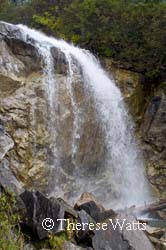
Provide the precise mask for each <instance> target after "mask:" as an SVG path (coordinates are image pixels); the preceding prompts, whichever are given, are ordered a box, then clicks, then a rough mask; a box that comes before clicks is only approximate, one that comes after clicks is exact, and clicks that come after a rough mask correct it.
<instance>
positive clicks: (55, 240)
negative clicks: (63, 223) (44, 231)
mask: <svg viewBox="0 0 166 250" xmlns="http://www.w3.org/2000/svg"><path fill="white" fill-rule="evenodd" d="M65 241H67V236H66V233H65V232H63V233H59V234H58V235H51V236H50V237H49V240H48V243H49V246H50V247H51V249H57V250H63V245H64V243H65Z"/></svg>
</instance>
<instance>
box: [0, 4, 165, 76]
mask: <svg viewBox="0 0 166 250" xmlns="http://www.w3.org/2000/svg"><path fill="white" fill-rule="evenodd" d="M0 6H1V8H0V9H1V11H0V19H2V20H6V21H9V22H13V23H18V22H19V23H24V24H27V25H29V26H31V27H35V28H37V29H41V30H43V31H44V32H46V33H48V34H49V35H54V36H56V37H59V38H64V39H66V40H68V41H72V42H73V43H75V44H79V45H80V46H82V47H85V48H88V49H90V50H91V51H92V52H94V53H96V54H98V55H99V56H101V57H111V58H112V59H113V60H114V61H115V62H117V63H118V64H120V65H122V66H123V67H124V68H130V69H132V70H134V71H136V72H141V73H143V74H144V75H145V76H146V77H147V78H148V79H150V80H154V79H161V78H165V72H166V50H165V41H166V1H161V0H48V1H45V0H31V1H28V2H25V3H24V4H17V5H16V4H13V2H11V1H7V0H0Z"/></svg>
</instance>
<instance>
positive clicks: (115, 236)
mask: <svg viewBox="0 0 166 250" xmlns="http://www.w3.org/2000/svg"><path fill="white" fill-rule="evenodd" d="M85 196H87V194H85ZM20 197H21V199H22V201H23V203H24V206H25V208H26V216H27V218H28V220H25V222H24V223H25V224H24V226H25V225H26V226H28V227H30V228H31V230H33V235H34V233H35V234H36V235H37V237H38V238H39V239H47V238H48V237H49V235H52V236H54V235H56V236H57V237H58V235H59V233H60V225H59V222H57V219H58V218H59V219H69V223H70V224H67V223H66V222H65V223H64V224H63V232H65V231H66V234H67V235H68V237H69V235H70V240H69V242H64V248H62V249H63V250H65V249H71V250H77V249H78V250H81V249H86V250H91V249H93V250H140V249H141V250H154V246H153V245H152V243H151V242H150V240H149V238H148V237H147V235H146V234H145V231H144V230H142V225H141V226H140V227H138V223H137V221H136V219H135V217H134V216H132V215H126V213H123V214H122V213H121V214H118V213H115V212H114V215H112V216H110V215H108V217H107V218H106V217H105V219H104V220H103V221H100V223H99V222H96V221H95V220H94V219H93V218H92V217H91V215H92V214H93V207H91V210H89V213H90V214H91V215H90V214H89V213H88V212H87V211H85V210H84V209H81V210H80V211H78V210H77V211H76V210H75V209H73V208H72V207H71V206H70V205H68V204H67V203H66V202H65V201H64V200H62V199H56V198H50V199H48V198H46V197H45V196H44V195H43V194H41V193H39V192H29V191H25V192H24V193H22V194H21V196H20ZM88 197H89V202H90V194H89V195H88ZM91 197H92V200H93V202H94V199H95V197H94V196H93V195H91ZM95 200H96V199H95ZM78 204H80V201H78ZM97 206H98V209H101V205H99V203H98V205H97V204H96V207H97ZM103 209H104V208H103V207H102V210H101V212H100V213H101V215H102V213H103ZM95 210H96V208H95ZM94 213H95V211H94ZM115 214H116V215H115ZM46 218H50V219H52V220H53V221H54V228H53V229H51V230H44V229H43V228H42V221H43V220H44V219H46ZM117 221H118V222H119V223H120V224H121V225H122V224H123V223H124V221H125V223H124V226H123V227H122V228H121V227H120V226H117V227H115V224H116V223H117ZM112 223H113V224H114V226H113V225H112ZM134 223H135V224H134ZM77 224H78V225H84V226H83V227H84V228H81V230H75V229H74V228H75V227H76V225H77ZM90 224H91V226H92V224H93V225H95V226H96V225H100V228H97V227H96V228H95V229H92V228H89V225H90ZM129 224H130V228H129ZM69 225H70V226H69ZM106 225H107V228H106ZM127 225H128V228H127ZM135 225H137V228H134V227H135ZM132 226H133V228H131V227H132ZM72 227H73V228H72ZM114 227H115V228H114ZM68 230H69V231H68ZM71 231H72V232H71ZM69 233H70V234H69ZM70 241H71V242H74V245H73V244H72V243H71V242H70Z"/></svg>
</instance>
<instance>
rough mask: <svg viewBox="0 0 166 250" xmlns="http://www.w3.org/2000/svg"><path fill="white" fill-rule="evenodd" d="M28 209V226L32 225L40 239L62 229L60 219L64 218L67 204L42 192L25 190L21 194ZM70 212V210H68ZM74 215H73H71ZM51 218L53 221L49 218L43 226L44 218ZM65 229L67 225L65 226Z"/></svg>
mask: <svg viewBox="0 0 166 250" xmlns="http://www.w3.org/2000/svg"><path fill="white" fill-rule="evenodd" d="M20 197H21V199H22V200H23V202H24V204H25V207H26V211H27V219H28V220H27V222H25V223H26V224H27V226H29V227H31V228H32V229H33V231H34V232H35V233H37V236H38V237H39V238H40V239H44V238H46V237H47V236H48V234H49V233H58V232H59V231H60V230H61V227H60V222H59V221H57V220H58V219H64V217H65V212H66V208H65V207H66V206H63V205H62V203H60V202H59V201H58V200H57V199H53V198H51V199H48V198H46V197H45V196H44V195H43V194H41V193H40V192H29V191H25V192H24V193H22V194H21V195H20ZM68 212H69V210H68ZM71 216H72V215H71ZM46 218H49V219H51V220H52V221H53V222H51V223H52V224H50V222H49V220H47V222H46V224H44V225H45V227H46V228H47V229H49V226H50V227H51V229H50V230H46V229H44V228H43V227H42V222H43V220H44V219H46ZM47 226H48V227H47ZM63 228H64V229H65V226H64V227H63Z"/></svg>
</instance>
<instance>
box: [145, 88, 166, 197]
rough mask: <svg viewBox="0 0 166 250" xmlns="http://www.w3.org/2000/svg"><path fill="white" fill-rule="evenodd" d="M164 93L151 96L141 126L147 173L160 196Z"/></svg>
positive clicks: (165, 175)
mask: <svg viewBox="0 0 166 250" xmlns="http://www.w3.org/2000/svg"><path fill="white" fill-rule="evenodd" d="M165 123H166V95H165V92H164V91H163V90H162V89H160V88H159V91H158V92H157V93H156V95H155V96H154V97H153V98H152V100H151V102H150V104H149V106H148V107H147V110H146V112H145V116H144V122H143V124H142V127H141V131H142V135H143V136H142V140H143V150H144V156H145V159H146V160H147V174H148V179H149V180H150V182H151V184H152V185H153V186H154V187H155V188H156V189H157V190H158V193H159V195H160V197H161V198H165V197H166V167H165V166H166V164H165V163H166V147H165V141H166V127H165Z"/></svg>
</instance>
